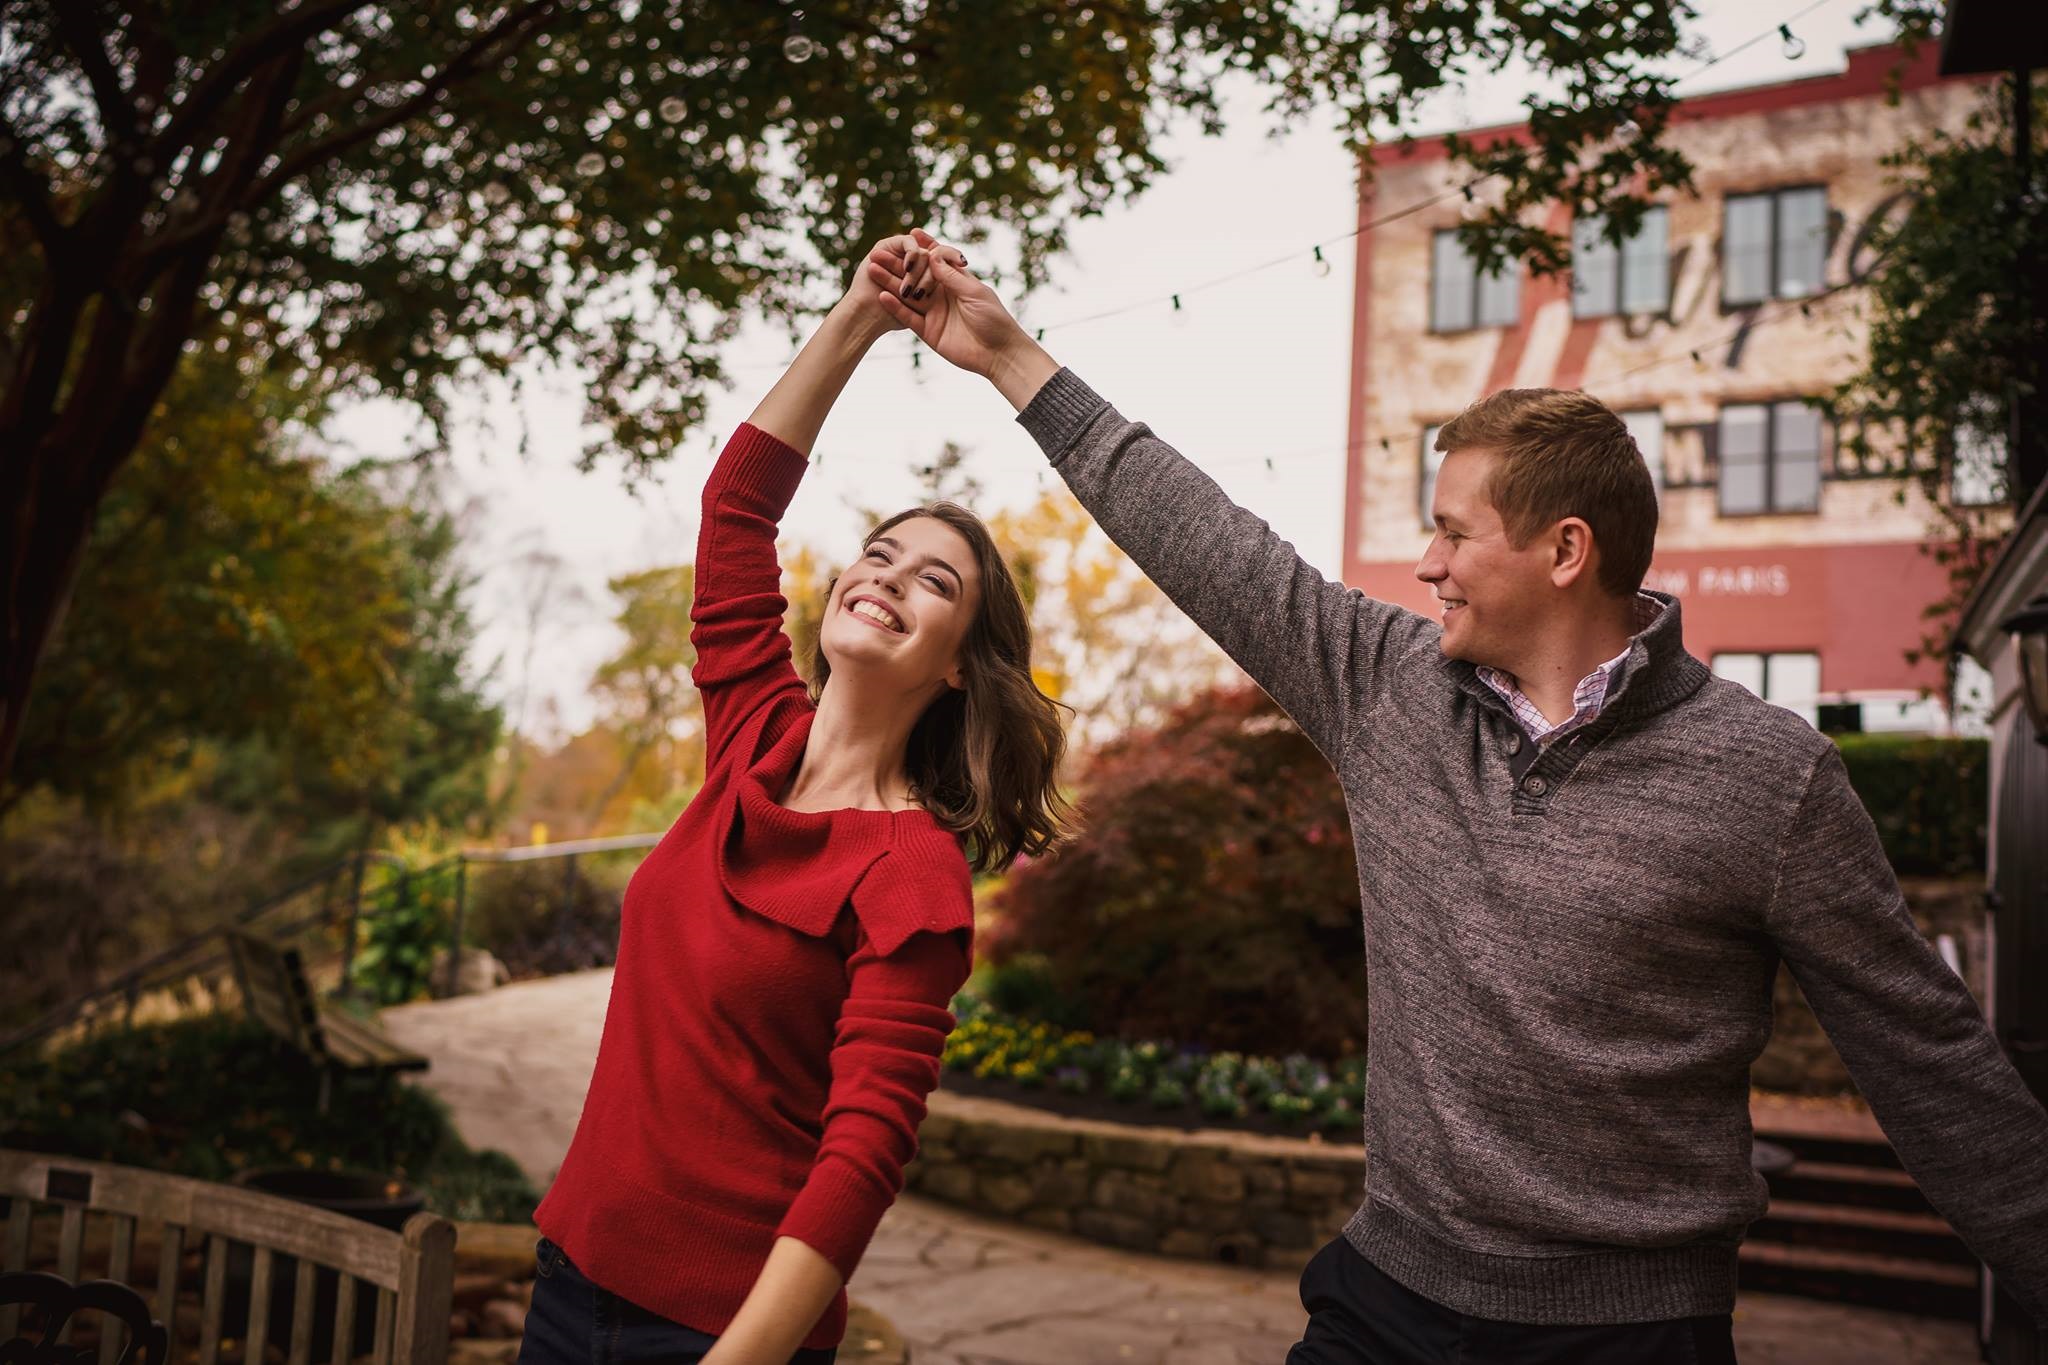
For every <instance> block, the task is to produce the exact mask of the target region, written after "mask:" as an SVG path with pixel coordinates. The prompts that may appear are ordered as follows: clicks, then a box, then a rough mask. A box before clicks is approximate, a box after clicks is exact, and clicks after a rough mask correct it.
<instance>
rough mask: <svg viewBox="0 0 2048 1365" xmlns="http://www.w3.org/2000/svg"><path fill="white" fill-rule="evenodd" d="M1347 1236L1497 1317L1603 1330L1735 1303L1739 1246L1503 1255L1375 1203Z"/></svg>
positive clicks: (1455, 1300) (1456, 1301)
mask: <svg viewBox="0 0 2048 1365" xmlns="http://www.w3.org/2000/svg"><path fill="white" fill-rule="evenodd" d="M1344 1238H1345V1240H1346V1241H1348V1242H1350V1243H1351V1245H1352V1246H1354V1247H1356V1248H1357V1249H1358V1254H1359V1255H1361V1256H1363V1257H1365V1259H1367V1260H1368V1261H1371V1262H1372V1263H1373V1264H1374V1265H1375V1266H1377V1267H1378V1268H1379V1269H1380V1270H1381V1271H1383V1272H1384V1273H1386V1274H1387V1275H1389V1276H1391V1277H1393V1278H1394V1279H1396V1280H1398V1281H1400V1282H1401V1283H1402V1284H1403V1285H1405V1286H1407V1287H1408V1288H1409V1289H1412V1290H1414V1291H1415V1292H1416V1293H1418V1294H1420V1295H1422V1296H1423V1297H1424V1298H1426V1299H1429V1300H1431V1301H1433V1302H1435V1303H1439V1304H1442V1305H1443V1306H1444V1307H1446V1308H1450V1309H1454V1310H1456V1311H1457V1312H1460V1313H1463V1314H1465V1315H1467V1316H1468V1317H1475V1318H1487V1319H1490V1320H1492V1321H1495V1322H1520V1323H1540V1324H1544V1325H1551V1326H1566V1325H1575V1326H1594V1325H1601V1324H1612V1323H1624V1322H1662V1321H1665V1320H1668V1319H1671V1318H1694V1317H1705V1316H1708V1315H1710V1314H1711V1315H1718V1314H1722V1313H1728V1312H1732V1311H1733V1310H1734V1308H1735V1251H1736V1248H1735V1245H1734V1244H1732V1243H1730V1244H1720V1243H1707V1244H1702V1243H1694V1244H1692V1245H1689V1246H1675V1247H1630V1248H1616V1249H1614V1250H1611V1251H1584V1252H1572V1253H1568V1254H1564V1255H1555V1256H1501V1255H1495V1254H1491V1253H1488V1252H1481V1251H1469V1250H1467V1249H1466V1248H1464V1247H1460V1246H1454V1245H1452V1244H1451V1243H1449V1242H1446V1241H1444V1240H1443V1239H1442V1238H1440V1237H1437V1236H1436V1235H1434V1234H1433V1233H1431V1232H1429V1231H1428V1230H1427V1229H1425V1228H1423V1227H1422V1226H1421V1225H1420V1224H1419V1223H1417V1222H1415V1221H1414V1220H1413V1219H1411V1218H1408V1217H1405V1216H1404V1215H1402V1214H1400V1213H1398V1212H1396V1211H1395V1210H1393V1209H1391V1208H1389V1207H1387V1206H1386V1205H1385V1204H1382V1203H1380V1202H1379V1201H1378V1200H1375V1199H1368V1200H1366V1202H1365V1203H1364V1204H1362V1205H1360V1206H1359V1209H1358V1212H1356V1213H1354V1214H1352V1215H1351V1220H1350V1221H1349V1222H1347V1223H1346V1224H1345V1225H1344Z"/></svg>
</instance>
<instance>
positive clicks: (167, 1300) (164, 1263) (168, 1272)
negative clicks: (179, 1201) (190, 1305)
mask: <svg viewBox="0 0 2048 1365" xmlns="http://www.w3.org/2000/svg"><path fill="white" fill-rule="evenodd" d="M163 1229H164V1235H163V1240H162V1241H161V1242H159V1243H158V1244H157V1252H156V1316H157V1320H158V1321H159V1322H161V1323H163V1325H164V1328H165V1329H166V1330H167V1331H170V1332H171V1335H172V1336H173V1337H175V1336H176V1335H177V1332H176V1330H175V1329H176V1325H177V1321H178V1269H179V1267H180V1266H181V1265H183V1264H184V1261H185V1229H184V1228H182V1227H180V1226H179V1225H178V1224H176V1223H173V1222H170V1221H169V1220H165V1222H164V1225H163Z"/></svg>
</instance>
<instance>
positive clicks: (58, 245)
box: [0, 116, 71, 270]
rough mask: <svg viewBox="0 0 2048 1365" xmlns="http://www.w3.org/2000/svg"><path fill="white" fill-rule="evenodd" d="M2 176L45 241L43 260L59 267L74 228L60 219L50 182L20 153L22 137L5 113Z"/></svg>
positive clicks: (0, 119)
mask: <svg viewBox="0 0 2048 1365" xmlns="http://www.w3.org/2000/svg"><path fill="white" fill-rule="evenodd" d="M0 176H5V177H6V184H7V188H8V190H9V191H11V192H12V194H13V196H14V198H15V200H16V202H18V203H19V204H20V205H21V211H22V213H23V214H24V215H26V216H27V218H28V221H29V226H31V227H33V228H34V229H35V232H36V239H37V240H38V241H40V242H41V243H42V244H43V259H44V261H45V262H46V263H47V264H48V265H49V267H50V268H51V269H52V270H54V269H56V268H58V266H59V265H60V264H62V263H63V262H65V261H67V260H68V259H69V258H70V251H71V230H70V229H69V228H67V227H65V226H64V224H62V223H60V222H59V221H57V211H56V209H55V208H53V207H51V204H50V184H49V182H48V181H47V180H44V179H43V177H41V176H40V175H37V174H36V173H35V170H34V169H33V168H32V167H31V166H30V165H29V164H28V158H26V157H24V156H23V155H22V154H21V139H20V138H19V137H17V136H16V135H15V132H14V125H13V124H11V123H9V122H7V120H6V118H5V117H4V116H0Z"/></svg>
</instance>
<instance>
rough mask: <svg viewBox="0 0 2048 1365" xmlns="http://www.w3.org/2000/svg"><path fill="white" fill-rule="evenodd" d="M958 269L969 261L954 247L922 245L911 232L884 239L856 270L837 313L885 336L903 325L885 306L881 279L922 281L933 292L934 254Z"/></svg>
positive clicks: (928, 239)
mask: <svg viewBox="0 0 2048 1365" xmlns="http://www.w3.org/2000/svg"><path fill="white" fill-rule="evenodd" d="M935 251H936V252H939V253H943V254H944V258H945V259H946V260H947V261H948V262H950V263H952V264H954V265H959V266H964V265H966V264H967V258H966V257H965V256H963V255H961V254H960V253H959V252H958V251H957V250H955V249H954V248H952V247H939V246H938V245H937V243H936V242H934V241H933V240H932V239H931V238H930V237H926V238H925V240H924V241H923V242H919V241H918V240H917V238H916V237H914V236H912V235H911V234H910V233H907V232H904V233H899V234H897V235H896V236H894V237H884V238H883V239H882V240H881V241H879V242H877V243H875V245H874V246H873V247H871V248H870V249H869V251H868V254H867V257H866V259H865V260H863V261H862V262H861V263H860V264H859V265H858V266H856V267H855V268H854V272H853V279H852V281H851V282H850V283H849V284H848V285H847V287H846V294H845V297H843V298H841V299H840V300H839V307H838V309H836V310H835V311H841V312H844V313H845V314H846V315H848V316H849V317H852V318H855V319H857V320H859V321H860V322H861V323H862V324H863V326H864V329H865V330H867V331H869V332H870V334H871V335H872V336H876V337H879V336H884V335H886V334H887V333H890V332H893V331H895V330H897V329H898V328H900V327H902V326H903V325H904V324H903V323H901V322H898V321H897V320H896V319H895V317H893V316H892V315H891V314H890V313H889V312H888V311H887V310H886V309H885V308H883V307H882V286H881V284H880V283H879V281H880V280H882V279H890V280H903V279H906V278H909V279H918V280H921V281H923V283H924V286H925V288H926V289H927V290H931V289H934V288H935V286H933V285H932V284H931V283H930V281H931V268H932V258H933V255H934V253H935Z"/></svg>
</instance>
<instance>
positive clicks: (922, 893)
mask: <svg viewBox="0 0 2048 1365" xmlns="http://www.w3.org/2000/svg"><path fill="white" fill-rule="evenodd" d="M816 714H817V713H816V712H815V711H814V710H812V709H811V708H810V707H808V706H806V707H804V708H802V710H801V712H800V714H798V715H797V716H796V717H795V718H794V719H793V720H791V721H790V722H789V724H788V725H787V726H786V728H785V729H784V730H783V732H782V733H781V734H780V735H778V736H776V737H775V739H774V740H773V741H772V742H771V743H770V744H769V745H768V748H767V751H766V752H764V753H763V754H762V755H761V756H760V757H759V758H758V759H756V760H755V761H754V762H753V763H752V764H751V765H749V766H748V767H747V769H746V770H745V771H743V772H741V773H738V774H736V775H735V780H734V781H733V783H732V795H731V798H730V803H731V804H730V810H729V811H728V812H727V813H726V825H725V828H724V830H723V832H722V834H721V836H720V838H719V840H718V861H717V866H718V877H719V881H720V882H721V883H722V884H723V886H724V888H725V892H726V894H727V895H728V896H730V897H731V898H732V899H733V900H734V901H736V902H738V903H739V904H741V905H744V906H745V907H747V909H749V910H751V911H753V912H754V913H755V914H758V915H763V916H766V917H767V918H769V919H772V920H774V921H776V922H777V923H778V924H784V925H787V926H788V927H789V928H792V929H795V930H797V931H798V932H799V933H803V934H808V935H810V936H812V937H814V938H822V937H824V936H826V935H827V934H829V933H831V932H832V928H833V926H834V925H835V924H836V923H837V922H838V919H839V914H840V911H841V910H842V909H844V908H845V907H846V906H847V905H848V904H849V903H850V904H851V905H852V907H853V910H854V913H855V914H856V915H858V916H859V918H860V921H861V927H862V928H863V929H864V930H865V931H866V932H867V936H868V938H869V940H870V941H871V942H872V943H873V944H874V945H875V947H876V949H877V950H878V951H879V952H881V953H882V954H883V955H884V956H886V955H888V954H889V953H892V952H894V951H895V950H896V949H897V948H898V947H900V946H901V945H902V944H903V942H904V941H905V940H906V939H908V938H909V937H910V936H911V935H912V934H914V933H917V932H919V931H920V930H930V931H932V932H937V933H945V932H949V931H952V930H958V929H965V930H968V931H969V932H970V933H971V932H972V930H973V927H974V898H973V889H972V879H971V876H970V874H969V872H968V868H967V859H966V856H965V854H963V853H962V852H961V849H960V845H959V842H958V841H957V840H956V839H955V838H954V836H953V835H952V834H951V833H950V832H949V831H947V830H946V829H945V828H943V827H942V826H940V825H939V823H938V822H937V821H935V820H934V819H933V818H932V817H931V815H930V813H929V812H927V811H924V810H920V809H915V808H913V809H910V810H901V811H887V810H860V809H857V808H852V807H848V808H843V809H840V810H829V811H793V810H789V809H787V808H785V807H783V806H781V805H779V804H777V802H776V799H775V798H776V797H777V796H779V795H780V794H781V792H782V790H783V788H784V787H786V786H787V785H788V784H789V779H790V775H791V774H792V773H793V772H794V771H795V770H796V766H797V763H798V762H799V761H800V760H801V758H802V756H803V752H804V745H805V741H806V740H807V739H808V738H809V736H810V731H811V722H812V720H813V719H815V717H816Z"/></svg>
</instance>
